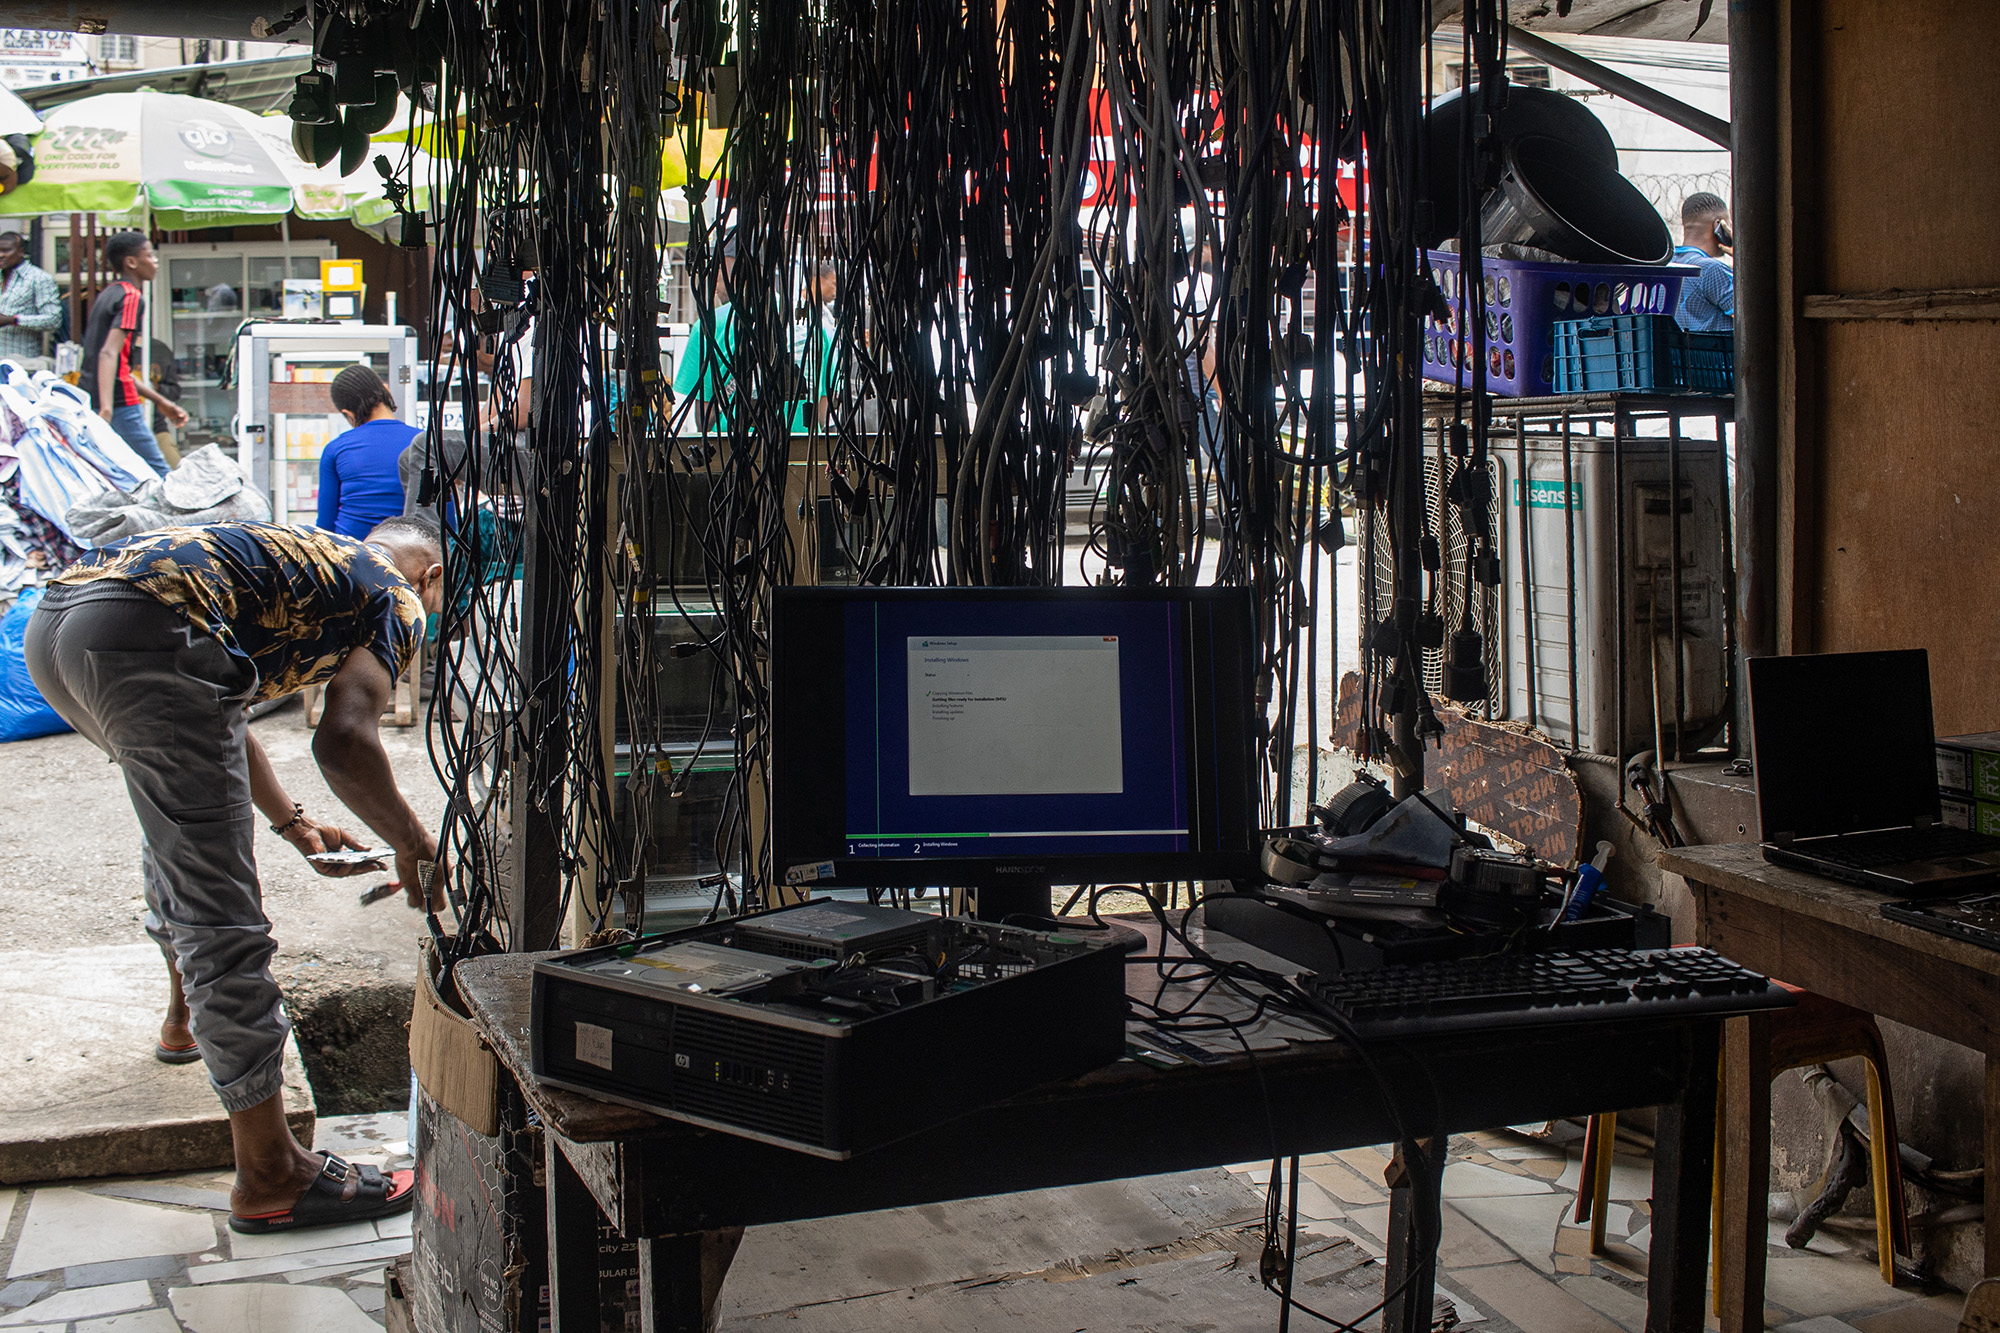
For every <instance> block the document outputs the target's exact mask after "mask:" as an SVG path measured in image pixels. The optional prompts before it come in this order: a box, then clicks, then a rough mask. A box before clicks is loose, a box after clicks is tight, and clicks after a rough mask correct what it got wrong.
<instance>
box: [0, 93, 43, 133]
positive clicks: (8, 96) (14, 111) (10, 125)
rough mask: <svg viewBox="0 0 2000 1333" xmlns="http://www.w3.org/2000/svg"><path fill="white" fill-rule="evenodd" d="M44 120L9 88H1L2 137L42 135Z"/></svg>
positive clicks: (0, 130)
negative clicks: (9, 135) (8, 135)
mask: <svg viewBox="0 0 2000 1333" xmlns="http://www.w3.org/2000/svg"><path fill="white" fill-rule="evenodd" d="M41 132H42V118H41V117H40V116H38V115H36V114H35V109H34V108H33V107H31V106H29V105H28V104H27V103H26V102H23V101H22V100H21V99H20V98H19V97H16V96H15V95H14V93H13V92H12V91H11V90H10V89H7V88H0V135H6V134H40V133H41Z"/></svg>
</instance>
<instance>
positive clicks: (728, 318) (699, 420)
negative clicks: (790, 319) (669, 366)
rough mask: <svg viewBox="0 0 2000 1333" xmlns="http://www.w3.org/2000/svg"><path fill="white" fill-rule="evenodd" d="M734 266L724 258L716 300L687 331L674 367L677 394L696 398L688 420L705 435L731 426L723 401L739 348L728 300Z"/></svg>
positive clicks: (718, 272) (718, 271)
mask: <svg viewBox="0 0 2000 1333" xmlns="http://www.w3.org/2000/svg"><path fill="white" fill-rule="evenodd" d="M734 267H735V261H734V260H732V259H729V258H726V257H725V258H724V259H723V260H722V261H721V265H720V267H719V268H717V270H716V274H715V304H714V305H713V306H711V307H710V309H709V312H708V314H707V315H706V316H704V317H703V318H702V319H701V321H700V322H699V323H697V324H696V325H695V326H694V328H693V330H692V331H691V332H690V333H689V334H688V340H687V346H686V347H685V348H684V349H683V350H682V352H681V359H680V364H679V365H677V366H675V367H674V397H675V398H677V399H678V398H687V397H693V398H694V400H695V407H694V416H693V419H692V420H691V421H689V422H688V423H687V424H688V426H691V427H692V428H693V429H694V431H695V432H697V433H700V434H704V435H706V434H709V433H711V432H713V433H715V434H722V433H725V432H727V431H728V429H729V414H728V412H727V410H726V409H725V408H724V406H723V402H724V400H725V399H726V398H727V397H728V393H729V388H730V379H731V374H730V364H729V363H730V358H731V357H732V356H734V355H735V351H736V319H735V312H734V311H733V310H732V309H731V306H730V300H729V289H730V283H729V274H730V270H731V269H732V268H734ZM683 429H686V427H683Z"/></svg>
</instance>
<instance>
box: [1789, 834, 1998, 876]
mask: <svg viewBox="0 0 2000 1333" xmlns="http://www.w3.org/2000/svg"><path fill="white" fill-rule="evenodd" d="M1792 850H1793V851H1795V852H1804V853H1806V854H1807V855H1809V856H1812V857H1814V858H1815V859H1817V860H1821V861H1830V862H1832V863H1833V864H1834V865H1842V866H1852V867H1853V868H1854V869H1856V870H1873V869H1874V868H1875V867H1877V866H1893V865H1901V864H1902V863H1903V862H1905V861H1934V860H1937V859H1938V858H1940V857H1946V856H1968V855H1970V854H1972V853H1974V852H1993V851H2000V838H1996V837H1993V836H1992V835H1991V834H1987V833H1975V832H1973V831H1972V830H1971V829H1969V828H1953V827H1951V826H1950V825H1948V824H1933V825H1931V826H1930V827H1929V828H1901V829H1887V830H1885V831H1883V832H1881V833H1866V834H1861V835H1858V836H1854V835H1850V836H1848V837H1845V838H1840V839H1838V840H1834V839H1827V840H1825V841H1820V842H1811V843H1804V844H1794V845H1793V848H1792Z"/></svg>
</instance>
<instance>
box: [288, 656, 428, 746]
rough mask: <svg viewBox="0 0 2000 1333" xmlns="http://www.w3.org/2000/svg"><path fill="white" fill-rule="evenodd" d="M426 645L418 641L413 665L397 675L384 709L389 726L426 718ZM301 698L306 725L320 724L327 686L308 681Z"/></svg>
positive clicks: (383, 721) (301, 692) (314, 725)
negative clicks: (423, 682) (423, 695)
mask: <svg viewBox="0 0 2000 1333" xmlns="http://www.w3.org/2000/svg"><path fill="white" fill-rule="evenodd" d="M424 647H425V645H423V644H421V643H420V644H418V645H417V651H416V652H415V653H413V654H412V655H411V657H410V665H409V666H407V667H405V668H404V669H403V674H402V675H400V676H398V677H396V683H395V685H394V686H392V687H391V689H390V691H389V706H388V707H387V708H386V709H384V710H383V712H382V725H384V726H389V727H414V726H416V725H417V723H418V722H420V721H422V720H423V716H424V710H423V703H422V698H421V694H422V690H423V686H422V680H423V674H424ZM299 698H300V702H301V703H303V704H304V705H305V710H306V726H307V727H308V728H312V727H316V726H318V725H319V715H320V713H321V712H323V711H324V710H325V708H326V689H325V687H324V686H320V685H308V686H306V687H305V689H303V690H301V691H299Z"/></svg>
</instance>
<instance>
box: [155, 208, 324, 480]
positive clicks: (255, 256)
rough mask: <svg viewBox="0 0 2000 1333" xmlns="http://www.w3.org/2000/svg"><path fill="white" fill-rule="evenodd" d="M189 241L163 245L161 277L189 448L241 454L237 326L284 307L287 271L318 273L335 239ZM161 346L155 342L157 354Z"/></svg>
mask: <svg viewBox="0 0 2000 1333" xmlns="http://www.w3.org/2000/svg"><path fill="white" fill-rule="evenodd" d="M287 248H288V247H287V246H286V245H285V243H284V242H281V241H235V242H231V241H222V242H214V243H206V242H201V241H184V242H177V243H175V244H172V245H166V246H162V247H161V254H160V276H159V277H158V278H157V279H155V280H154V283H153V292H152V294H151V302H152V306H151V308H152V311H153V315H152V324H153V336H154V338H156V339H157V340H158V341H159V342H160V343H162V344H164V350H165V351H166V352H169V353H171V355H172V356H173V359H174V368H175V370H176V372H177V373H178V374H179V376H180V382H181V406H182V407H184V408H186V409H187V414H188V424H187V426H186V428H185V429H184V430H182V431H181V432H180V436H181V439H180V447H181V452H183V453H186V452H188V451H189V450H193V449H199V448H201V447H202V446H203V445H205V444H219V445H221V446H222V447H223V450H224V452H226V453H231V454H233V453H235V451H236V442H235V436H234V435H233V434H232V432H231V430H230V417H231V415H232V414H233V413H234V412H235V410H236V395H235V393H234V392H233V391H231V390H228V389H225V388H224V387H223V383H224V381H225V379H226V377H227V375H228V371H229V357H230V352H231V350H232V349H233V348H234V346H235V339H236V330H237V329H238V327H239V326H241V325H242V324H243V323H244V322H245V321H247V320H253V319H279V318H282V317H283V314H284V281H285V279H286V278H287V277H294V278H317V277H318V276H319V264H320V260H322V259H332V258H334V251H333V245H332V243H331V242H328V241H293V242H292V243H291V245H290V246H289V249H290V257H289V259H288V258H287V256H286V250H287ZM161 352H162V349H161V348H160V347H155V348H154V349H153V353H154V356H155V357H156V358H157V357H158V356H159V355H160V354H161Z"/></svg>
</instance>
